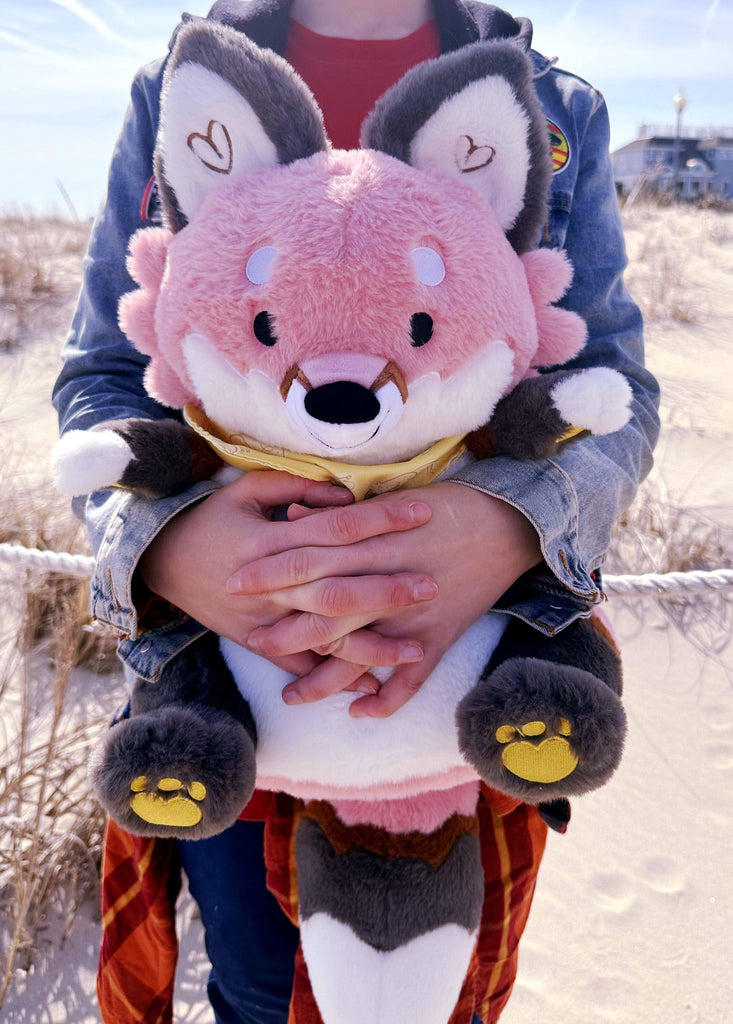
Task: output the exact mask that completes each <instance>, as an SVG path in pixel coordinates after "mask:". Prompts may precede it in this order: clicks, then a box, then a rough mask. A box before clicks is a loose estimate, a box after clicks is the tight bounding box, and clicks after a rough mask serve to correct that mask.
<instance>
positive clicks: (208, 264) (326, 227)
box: [121, 24, 585, 462]
mask: <svg viewBox="0 0 733 1024" xmlns="http://www.w3.org/2000/svg"><path fill="white" fill-rule="evenodd" d="M244 46H246V47H247V50H246V52H245V53H244V55H243V47H244ZM473 50H478V51H480V52H477V53H473V54H470V53H469V56H470V59H469V60H466V58H465V56H461V60H460V61H459V60H456V59H454V58H455V57H458V56H459V55H449V57H447V58H446V57H443V58H440V59H439V60H438V61H432V62H429V63H428V64H426V65H423V66H422V67H421V68H417V69H414V71H413V72H411V73H410V74H409V75H408V76H407V77H406V78H405V79H404V80H403V81H402V82H401V83H398V85H397V86H396V87H395V88H394V89H393V90H390V92H389V93H387V94H386V95H385V97H383V99H382V100H381V101H380V104H378V106H377V108H376V110H375V112H374V113H373V114H372V115H371V116H370V118H369V119H368V120H367V123H366V125H365V128H364V132H363V136H364V138H363V141H364V144H365V147H367V148H364V149H361V150H356V151H352V152H344V151H333V150H331V149H330V148H329V146H328V142H327V140H326V138H325V133H324V132H323V127H322V122H321V119H320V113H319V111H318V109H317V107H316V106H315V103H314V101H313V99H312V97H311V96H310V94H309V93H308V92H307V89H306V88H305V86H304V85H303V83H302V82H301V81H300V80H299V79H297V77H296V76H295V75H294V74H293V72H292V71H291V70H290V69H289V68H288V66H287V65H286V64H285V63H284V62H283V61H281V60H279V59H278V58H276V57H275V56H274V55H273V54H270V53H268V52H266V51H259V50H257V49H256V48H255V47H253V46H251V44H248V43H246V41H243V39H242V37H241V36H240V35H238V34H236V33H230V32H229V31H228V30H222V29H221V28H218V27H216V28H214V27H213V26H211V25H201V24H198V25H194V26H191V28H189V29H187V30H186V31H185V32H184V33H182V35H181V38H180V39H179V42H178V45H177V49H176V51H174V55H173V59H172V61H171V66H170V68H169V71H168V78H167V83H166V86H165V91H164V96H163V103H162V111H163V120H162V128H161V135H160V137H159V143H158V155H157V166H156V170H157V173H158V178H159V182H160V183H161V187H162V191H163V198H164V202H165V204H166V209H167V219H168V222H169V223H170V224H171V226H172V227H173V228H175V229H177V230H176V231H175V232H173V231H167V230H161V229H158V230H151V229H146V230H144V231H141V232H139V233H138V235H137V236H136V238H135V240H134V242H133V246H132V251H131V258H130V270H131V273H132V275H133V277H134V278H135V279H136V280H137V282H138V283H139V284H140V286H141V288H140V290H139V291H136V292H132V293H130V294H129V295H128V296H126V297H125V299H124V300H123V305H122V307H121V322H122V325H123V327H124V329H125V330H126V332H127V333H128V335H129V336H130V338H131V339H132V341H133V342H134V343H135V344H136V345H137V347H138V348H139V349H140V350H141V351H143V352H145V353H147V354H149V355H150V356H151V357H152V358H151V363H150V366H149V369H148V372H147V378H146V382H147V386H148V389H149V390H150V392H151V393H152V394H153V395H154V396H155V397H156V398H158V399H160V400H161V401H163V402H164V403H165V404H167V405H173V406H181V405H183V404H184V403H186V402H191V403H194V404H196V405H199V406H201V407H202V408H203V409H204V411H205V412H206V413H207V415H208V416H209V417H210V418H211V419H213V420H215V421H216V422H217V423H219V424H220V425H221V426H222V427H224V428H225V430H227V431H228V432H229V433H234V434H238V433H241V434H244V435H248V436H250V437H256V438H257V439H258V440H260V441H261V442H263V443H265V444H268V445H276V446H283V447H285V448H289V449H292V450H296V451H305V452H313V453H314V454H318V455H330V456H333V457H336V458H339V459H342V460H346V461H354V462H380V461H381V462H388V461H396V460H398V459H402V458H407V457H410V456H411V455H413V454H415V453H416V452H418V451H420V450H422V449H424V448H426V447H427V446H428V445H430V444H431V443H433V442H434V441H436V440H437V439H439V438H440V437H445V436H450V435H454V434H462V433H466V432H468V431H469V430H472V429H475V428H476V427H478V426H480V425H482V424H483V423H485V422H487V420H488V419H489V418H490V416H491V413H492V411H493V409H494V406H495V405H496V402H497V401H498V400H499V399H500V398H501V397H502V396H503V395H504V394H506V393H507V391H509V390H510V389H511V388H512V387H513V386H514V385H515V384H516V383H517V382H518V381H519V380H521V379H522V378H523V377H524V376H525V375H526V374H527V373H528V372H529V371H531V368H532V367H535V366H543V365H550V364H557V363H561V362H564V361H565V360H566V359H568V358H570V357H571V356H573V355H575V354H576V353H577V352H578V351H579V349H580V348H581V347H582V344H583V342H584V337H585V334H584V327H583V325H582V322H581V321H580V320H579V319H578V318H577V317H575V316H574V315H573V314H571V313H568V312H566V311H564V310H560V309H557V308H555V307H552V306H551V305H550V303H552V302H554V301H556V300H557V299H558V298H560V297H561V296H562V294H563V293H564V291H565V290H566V288H567V286H568V284H569V281H570V276H571V271H570V267H569V265H568V264H567V262H566V261H565V259H564V257H563V256H562V255H560V254H559V253H554V252H550V251H546V250H545V251H536V252H526V253H524V255H522V256H520V255H519V254H518V252H517V249H520V250H523V249H526V248H528V246H529V243H530V242H531V241H532V240H533V238H534V236H536V234H537V233H538V230H539V227H540V224H541V217H542V213H543V204H542V202H541V201H538V199H537V180H538V181H539V193H540V199H541V198H542V197H543V195H544V191H543V190H546V185H547V177H546V173H545V166H544V163H543V161H544V150H543V148H542V142H541V141H540V140H541V138H542V136H541V135H539V136H538V134H537V131H536V124H535V122H536V121H537V111H536V110H535V106H533V97H532V95H531V92H530V87H529V84H528V80H529V72H528V70H527V63H526V60H525V59H524V57H523V55H522V54H521V53H519V51H517V50H516V49H515V48H514V47H512V46H511V45H509V44H481V45H480V46H479V47H474V48H473ZM223 54H224V56H223ZM225 56H226V57H228V59H225ZM446 61H452V65H454V66H455V67H456V68H457V70H458V71H460V72H461V73H462V75H461V77H459V80H458V82H456V75H455V74H453V76H452V77H450V76H449V77H450V84H449V85H446V84H445V68H444V66H443V65H444V64H445V62H446ZM237 62H238V63H237ZM221 68H227V72H226V75H227V76H228V77H226V76H222V73H221V71H220V69H221ZM233 68H234V70H232V69H233ZM263 81H265V82H267V83H268V84H269V86H270V88H269V89H268V90H267V92H266V90H265V89H264V87H263ZM273 81H275V83H276V84H277V86H278V87H279V89H280V92H281V94H283V93H284V94H286V99H287V101H288V102H287V111H288V117H287V118H286V122H285V123H279V121H278V118H280V119H282V107H280V108H272V107H268V106H267V104H266V103H265V101H264V100H263V96H266V95H267V94H269V93H271V92H272V83H273ZM441 88H442V93H441V92H440V89H441ZM446 91H447V92H446ZM436 93H437V94H438V96H439V97H440V99H441V102H440V104H439V105H438V106H437V109H432V110H430V109H429V110H428V113H427V114H425V115H424V116H423V117H422V121H421V114H420V111H419V110H417V111H416V110H414V109H411V108H414V107H415V104H416V103H419V99H420V98H422V97H424V96H425V95H432V96H433V97H435V95H436ZM432 106H433V107H435V103H434V102H433V104H432ZM406 111H407V112H409V113H410V114H411V123H412V127H411V129H410V131H411V138H410V140H409V147H407V148H408V149H409V152H410V160H409V162H407V161H405V160H403V159H400V158H399V157H400V156H401V155H402V154H401V152H400V150H401V148H405V140H404V139H403V138H401V136H400V134H399V131H394V130H393V128H392V123H393V122H394V121H395V118H396V117H397V115H398V114H402V115H404V113H405V112H406ZM491 111H493V112H494V113H493V115H492V116H493V117H498V116H499V115H501V116H500V120H499V124H498V125H493V124H491V123H490V118H487V112H491ZM295 113H297V114H298V115H299V117H300V120H301V122H302V123H301V124H299V125H296V127H295V128H293V127H292V122H293V121H294V120H296V118H295ZM397 120H398V121H399V122H400V123H404V116H403V117H402V118H397ZM456 125H458V127H456ZM415 128H416V129H417V130H415ZM288 130H290V134H289V137H288V142H289V145H290V152H288V153H286V154H285V155H283V154H282V153H281V152H279V151H278V148H277V147H278V145H279V139H280V137H281V136H282V134H283V133H285V134H287V133H288ZM540 130H541V132H544V124H543V122H542V124H541V128H540ZM294 135H295V136H297V138H295V139H294V138H293V136H294ZM545 149H546V144H545ZM446 152H448V155H449V158H447V157H446V155H445V154H446ZM288 157H289V159H288ZM286 160H287V162H285V161H286ZM535 165H539V169H538V166H535ZM533 168H534V170H533ZM533 173H534V179H533V178H532V174H533ZM535 179H537V180H535ZM528 182H530V184H528ZM512 242H513V243H514V246H515V247H516V248H515V247H513V245H512Z"/></svg>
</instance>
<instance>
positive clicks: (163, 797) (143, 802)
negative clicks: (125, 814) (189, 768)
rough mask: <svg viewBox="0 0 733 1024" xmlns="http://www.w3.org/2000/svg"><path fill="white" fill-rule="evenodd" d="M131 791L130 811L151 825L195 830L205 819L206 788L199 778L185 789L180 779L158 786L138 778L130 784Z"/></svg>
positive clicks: (141, 776) (168, 780) (160, 783)
mask: <svg viewBox="0 0 733 1024" xmlns="http://www.w3.org/2000/svg"><path fill="white" fill-rule="evenodd" d="M130 792H131V793H132V794H133V796H132V797H131V798H130V810H131V811H132V812H133V814H136V815H137V816H138V818H142V820H143V821H147V822H148V823H149V824H150V825H176V826H178V827H179V828H192V827H193V826H194V825H198V823H199V822H200V821H201V819H202V818H203V816H204V812H203V808H202V806H201V805H202V803H203V801H204V800H205V799H206V786H205V785H204V784H203V782H199V781H198V780H196V779H194V780H193V782H189V784H188V785H187V786H184V785H183V783H182V782H181V780H180V779H168V778H164V779H158V782H157V784H155V783H149V781H148V779H147V776H145V775H138V776H137V778H135V779H133V780H132V782H131V783H130Z"/></svg>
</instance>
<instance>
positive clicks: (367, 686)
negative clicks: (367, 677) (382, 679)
mask: <svg viewBox="0 0 733 1024" xmlns="http://www.w3.org/2000/svg"><path fill="white" fill-rule="evenodd" d="M378 692H379V684H377V685H376V686H375V684H374V683H359V686H358V687H357V693H364V694H366V695H367V696H368V697H373V696H374V694H375V693H378Z"/></svg>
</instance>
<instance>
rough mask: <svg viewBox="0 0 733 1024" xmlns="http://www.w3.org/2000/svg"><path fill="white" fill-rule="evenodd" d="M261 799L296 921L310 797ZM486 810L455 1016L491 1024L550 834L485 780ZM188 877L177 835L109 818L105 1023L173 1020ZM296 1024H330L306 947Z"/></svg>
mask: <svg viewBox="0 0 733 1024" xmlns="http://www.w3.org/2000/svg"><path fill="white" fill-rule="evenodd" d="M268 805H269V806H268ZM260 806H261V807H262V808H263V809H264V807H265V806H268V809H267V817H266V826H265V860H266V863H267V885H268V888H269V889H270V890H271V892H272V893H273V894H274V896H275V897H276V898H277V900H278V902H279V904H280V906H281V907H282V909H283V910H284V912H285V913H286V914H287V915H288V917H289V918H290V919H291V920H292V921H294V922H295V923H297V921H298V897H297V877H296V870H295V829H296V825H297V821H298V815H299V814H300V813H301V811H302V808H303V805H302V803H301V802H300V801H297V800H294V799H292V798H291V797H288V796H284V795H282V794H278V795H277V796H272V797H270V798H269V799H268V798H265V799H264V800H263V803H262V804H261V805H260ZM478 814H479V822H480V826H481V849H482V859H483V864H484V874H485V878H486V889H485V896H484V909H483V916H482V921H481V929H480V933H479V939H478V943H477V946H476V950H475V952H474V955H473V959H472V962H471V967H470V970H469V973H468V976H467V978H466V981H465V983H464V985H463V989H462V991H461V995H460V997H459V1000H458V1003H457V1004H456V1008H455V1010H454V1012H453V1015H452V1017H451V1020H450V1024H470V1022H471V1019H472V1016H473V1014H474V1012H475V1013H477V1014H478V1015H479V1017H480V1018H481V1020H482V1021H484V1024H496V1021H498V1019H499V1015H500V1013H501V1011H502V1010H503V1008H504V1006H505V1005H506V1003H507V1000H508V999H509V996H510V994H511V990H512V986H513V985H514V979H515V977H516V973H517V954H518V946H519V939H520V937H521V935H522V932H523V931H524V926H525V924H526V923H527V917H528V915H529V909H530V906H531V903H532V897H533V895H534V890H535V884H536V881H537V872H538V870H539V866H540V861H541V860H542V854H543V852H544V848H545V839H546V836H547V826H546V825H545V824H544V822H543V821H542V820H541V818H540V816H539V814H538V813H537V810H536V808H533V807H529V806H527V805H526V804H519V803H517V802H516V801H513V800H510V799H508V798H506V797H503V796H501V795H500V794H498V793H495V792H493V791H492V790H489V789H486V788H485V787H482V792H481V798H480V800H479V807H478ZM179 885H180V870H179V865H178V861H177V857H176V852H175V846H174V844H173V843H171V842H169V841H167V840H160V839H158V840H155V839H141V838H139V837H137V836H131V835H128V834H127V833H126V832H123V831H122V829H121V828H120V827H119V826H118V825H115V824H114V822H110V824H109V826H108V829H107V834H106V838H105V854H104V860H103V865H102V926H103V937H102V949H101V953H100V958H99V975H98V979H97V994H98V997H99V1007H100V1012H101V1016H102V1020H103V1021H104V1022H105V1024H170V1022H172V1020H173V979H174V975H175V967H176V958H177V952H178V949H177V941H176V935H175V900H176V896H177V894H178V890H179ZM288 1024H322V1021H321V1016H320V1013H319V1012H318V1007H317V1006H316V1003H315V1000H314V998H313V993H312V991H311V987H310V981H309V979H308V971H307V968H306V966H305V961H304V960H303V955H302V951H301V950H300V949H299V950H298V953H297V955H296V960H295V975H294V981H293V994H292V999H291V1004H290V1014H289V1018H288Z"/></svg>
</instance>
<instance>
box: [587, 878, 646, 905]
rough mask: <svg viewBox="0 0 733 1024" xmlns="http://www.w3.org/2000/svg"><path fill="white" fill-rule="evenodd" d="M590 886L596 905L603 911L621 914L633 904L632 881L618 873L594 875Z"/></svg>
mask: <svg viewBox="0 0 733 1024" xmlns="http://www.w3.org/2000/svg"><path fill="white" fill-rule="evenodd" d="M591 886H592V888H593V891H594V892H595V897H596V903H598V905H599V906H600V907H602V908H603V909H604V910H610V911H612V912H613V913H616V914H622V913H623V912H624V911H625V910H628V909H629V907H630V906H631V904H632V903H633V902H634V899H635V896H636V893H635V892H634V886H633V882H632V880H631V879H630V878H629V877H628V876H627V875H624V874H623V873H622V872H620V871H608V872H603V873H599V874H597V875H594V876H593V878H592V879H591Z"/></svg>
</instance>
